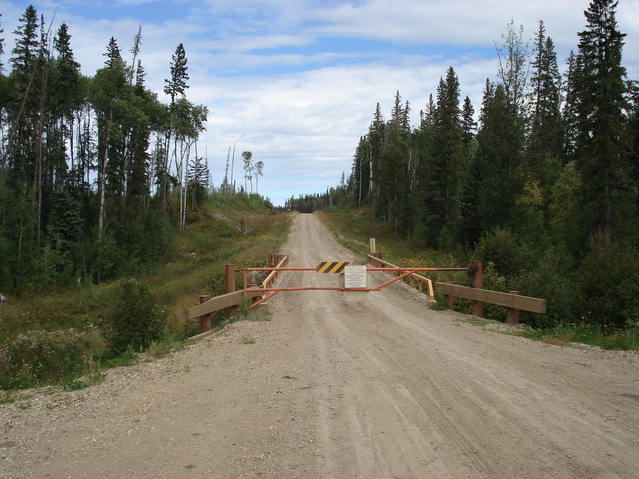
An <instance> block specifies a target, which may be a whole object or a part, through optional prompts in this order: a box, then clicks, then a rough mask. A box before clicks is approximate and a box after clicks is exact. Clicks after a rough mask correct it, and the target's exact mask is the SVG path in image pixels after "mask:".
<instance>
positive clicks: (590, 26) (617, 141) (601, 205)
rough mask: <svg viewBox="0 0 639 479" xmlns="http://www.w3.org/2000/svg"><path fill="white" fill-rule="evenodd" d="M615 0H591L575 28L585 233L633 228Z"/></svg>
mask: <svg viewBox="0 0 639 479" xmlns="http://www.w3.org/2000/svg"><path fill="white" fill-rule="evenodd" d="M617 4H618V2H617V1H615V0H593V1H592V2H591V3H590V6H589V8H588V10H586V11H585V12H584V13H585V16H586V20H587V24H586V29H585V30H584V31H582V32H580V33H579V39H580V40H579V58H580V62H579V65H580V67H581V69H580V71H579V75H578V77H577V83H576V85H575V87H576V89H577V111H578V114H579V117H578V119H579V123H578V137H577V144H576V146H577V152H576V154H577V165H578V168H579V172H580V174H581V178H582V185H583V206H584V208H583V209H584V212H585V213H586V218H587V223H588V229H587V234H592V233H595V232H599V231H601V232H604V233H605V234H608V235H610V234H614V235H624V236H625V235H627V234H630V233H631V232H632V228H631V227H630V224H631V222H632V221H634V211H635V210H634V204H635V197H634V195H635V193H634V191H635V190H634V189H633V188H631V169H630V165H629V164H628V156H627V150H628V141H627V138H626V135H625V134H624V132H625V131H626V124H627V118H626V116H625V111H626V109H627V108H628V103H627V101H626V93H627V88H626V83H625V76H626V69H625V68H624V67H623V66H622V64H621V59H622V49H623V44H624V41H623V39H624V37H625V34H622V33H621V32H619V30H618V28H617V20H616V9H617Z"/></svg>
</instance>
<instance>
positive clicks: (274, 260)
mask: <svg viewBox="0 0 639 479" xmlns="http://www.w3.org/2000/svg"><path fill="white" fill-rule="evenodd" d="M287 264H288V255H285V254H276V253H273V254H269V256H268V267H269V268H272V267H275V268H284V267H285V266H286V265H287ZM280 274H282V272H281V271H276V270H273V271H271V272H270V273H269V275H268V276H267V277H266V279H265V280H264V281H262V288H264V289H266V288H270V287H271V286H272V285H273V283H275V281H277V278H279V277H280Z"/></svg>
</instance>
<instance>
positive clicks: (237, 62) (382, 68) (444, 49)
mask: <svg viewBox="0 0 639 479" xmlns="http://www.w3.org/2000/svg"><path fill="white" fill-rule="evenodd" d="M588 3H589V2H588V1H587V0H537V1H530V0H448V1H446V2H442V1H441V0H412V1H411V0H400V1H393V2H390V1H387V0H362V1H348V2H347V1H337V0H333V1H329V2H326V1H321V2H320V1H318V0H305V1H299V2H291V1H290V0H263V1H257V0H235V1H233V2H229V1H228V0H207V1H192V0H182V1H180V2H179V3H178V2H171V7H170V8H171V9H170V11H162V10H160V8H166V7H165V6H166V3H159V2H154V1H151V0H120V1H119V2H118V3H116V4H111V3H110V2H108V3H107V2H100V3H97V4H96V3H94V2H89V1H88V0H87V1H84V0H57V1H56V2H53V1H47V2H38V1H35V2H33V4H34V6H35V7H36V9H37V10H38V13H39V14H43V15H44V16H45V20H50V19H51V18H53V14H54V11H55V12H56V14H55V23H56V24H55V25H54V29H57V26H58V25H59V24H60V23H61V22H63V21H64V22H66V23H67V24H68V25H69V30H70V33H71V35H72V47H73V49H74V52H75V55H76V58H77V59H78V61H79V62H80V63H81V65H82V69H83V73H84V74H86V75H93V74H94V73H95V71H96V70H97V69H98V68H101V67H102V66H103V64H104V57H103V56H102V54H103V53H104V52H105V51H106V45H107V43H108V41H109V39H110V38H111V37H112V36H113V37H115V38H116V39H117V40H118V43H119V46H120V48H121V50H122V52H123V56H124V58H125V59H126V58H127V57H128V55H129V54H128V51H129V49H130V48H131V46H132V43H133V38H134V36H135V34H136V33H137V31H138V26H139V25H142V35H143V39H142V52H141V60H142V62H143V65H144V67H145V69H146V71H147V77H146V78H147V86H148V87H149V88H151V89H152V90H154V91H156V92H158V94H160V98H163V94H162V88H163V86H164V79H165V78H167V77H168V75H169V64H170V61H171V55H172V54H173V52H174V51H175V48H176V46H177V45H178V44H179V43H183V44H184V47H185V50H186V54H187V57H188V61H189V64H188V65H189V75H190V86H191V87H190V88H189V90H187V96H188V98H189V100H190V101H192V102H194V103H196V104H204V105H206V106H208V108H209V121H208V124H207V126H208V131H207V132H206V133H205V134H204V135H203V138H202V144H201V145H200V151H204V149H205V148H206V150H207V152H208V156H209V160H210V164H211V169H212V173H213V175H214V180H215V182H216V184H219V183H221V181H222V177H223V175H224V167H225V163H226V155H227V151H228V147H229V146H230V145H233V144H234V143H236V145H237V146H236V148H237V150H238V151H237V152H236V160H238V161H237V162H236V163H237V164H238V165H239V164H240V163H241V158H240V155H241V152H242V151H244V150H250V151H252V152H253V154H254V157H255V159H256V160H258V159H259V160H262V161H264V162H265V172H264V178H263V179H262V180H261V182H260V192H261V193H263V194H265V195H267V196H270V197H271V199H272V200H273V201H274V202H275V203H282V202H283V201H284V199H286V198H288V197H290V196H291V195H292V194H293V195H297V194H298V193H311V192H321V191H323V190H325V188H326V187H328V186H334V185H336V184H337V182H338V181H339V179H340V176H341V173H342V171H346V172H347V174H348V172H349V170H350V167H351V161H352V156H353V154H354V152H355V147H356V145H357V142H358V141H359V137H360V136H361V135H363V134H365V133H366V131H367V128H368V125H369V123H370V121H371V119H372V116H373V113H374V111H375V106H376V103H377V102H379V103H380V106H381V109H382V112H383V113H384V115H389V114H390V108H391V106H392V103H393V99H394V96H395V92H396V91H397V90H399V92H400V94H401V96H402V99H403V100H404V101H406V100H408V101H409V102H410V104H411V109H412V118H413V123H414V124H415V123H417V121H418V119H419V111H420V110H421V109H423V108H424V106H425V105H426V102H427V99H428V96H429V94H431V93H432V94H435V92H436V87H437V83H438V82H439V79H440V77H442V76H443V75H445V72H446V69H447V68H448V66H453V68H454V69H455V71H456V72H457V74H458V76H459V80H460V86H461V93H462V96H466V95H468V96H469V97H470V98H471V100H472V101H473V104H474V107H475V109H476V110H479V107H480V101H481V96H482V90H483V88H484V85H485V81H486V78H487V77H490V78H491V79H495V77H496V75H495V74H496V71H497V60H496V53H495V42H496V41H500V39H501V35H502V34H503V33H505V31H506V25H507V23H508V22H509V21H510V20H511V19H512V20H513V21H514V23H515V25H520V24H521V25H523V26H524V28H525V35H526V37H527V38H531V39H532V37H533V36H534V34H535V32H536V30H537V28H538V21H539V20H544V23H545V25H546V32H547V34H548V35H549V36H550V37H552V38H553V40H554V42H555V45H556V48H557V53H558V57H559V62H560V64H563V61H564V59H565V58H566V57H567V56H568V53H569V52H570V50H576V49H577V42H578V38H577V32H579V31H581V30H583V29H584V27H585V18H584V15H583V10H584V9H586V8H587V7H588ZM106 5H114V6H113V7H109V8H105V7H106ZM87 6H88V7H89V8H95V9H99V12H104V15H94V14H91V15H89V14H88V13H86V12H87V10H86V9H87ZM25 8H26V5H24V4H21V3H18V2H16V1H6V0H5V1H4V2H3V6H2V12H1V13H2V14H3V16H2V17H1V21H2V26H3V28H4V29H5V33H4V37H5V39H6V40H7V44H6V45H5V57H4V58H3V59H2V60H3V62H4V63H5V65H6V64H7V63H8V58H9V57H10V56H11V49H12V48H13V40H12V39H11V38H12V35H11V32H12V31H13V30H14V29H15V26H16V24H17V21H18V18H19V17H20V16H21V15H22V14H23V12H24V9H25ZM56 9H57V10H56ZM83 12H85V13H83ZM96 17H97V18H96ZM617 19H618V22H619V28H620V30H621V31H622V32H625V33H628V37H627V38H626V46H625V49H624V63H625V65H626V67H627V68H628V73H629V77H630V78H639V0H622V1H621V2H620V5H619V14H618V17H617ZM241 176H242V175H241V173H239V167H238V168H236V178H238V177H241Z"/></svg>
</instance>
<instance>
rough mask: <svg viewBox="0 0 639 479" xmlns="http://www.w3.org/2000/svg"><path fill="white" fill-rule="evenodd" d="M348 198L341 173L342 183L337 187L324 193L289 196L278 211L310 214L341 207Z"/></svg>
mask: <svg viewBox="0 0 639 479" xmlns="http://www.w3.org/2000/svg"><path fill="white" fill-rule="evenodd" d="M348 198H349V190H348V186H347V184H346V179H345V174H344V173H342V181H341V182H340V185H339V186H338V187H330V188H326V192H325V193H315V194H310V195H309V194H307V195H299V196H298V197H297V198H295V197H294V196H291V197H290V198H289V199H287V200H285V201H284V206H283V207H279V208H278V209H279V210H280V211H299V212H300V213H312V212H313V211H316V210H330V209H331V208H334V207H338V206H341V205H342V204H343V203H344V202H345V201H347V199H348Z"/></svg>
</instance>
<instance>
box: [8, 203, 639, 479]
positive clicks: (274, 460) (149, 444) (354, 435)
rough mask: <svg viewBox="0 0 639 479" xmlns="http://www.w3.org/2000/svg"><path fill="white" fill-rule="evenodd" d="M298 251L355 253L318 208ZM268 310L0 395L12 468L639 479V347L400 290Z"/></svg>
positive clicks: (294, 262) (309, 258)
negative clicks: (157, 353) (483, 323)
mask: <svg viewBox="0 0 639 479" xmlns="http://www.w3.org/2000/svg"><path fill="white" fill-rule="evenodd" d="M284 252H285V253H287V254H289V255H290V259H291V260H290V265H291V266H314V265H315V262H316V261H321V260H346V261H356V259H355V258H353V257H352V254H351V253H349V252H348V251H346V250H344V249H343V248H341V247H340V246H339V245H338V244H337V243H335V242H334V241H333V240H332V239H331V237H330V236H329V235H328V234H326V233H325V231H324V230H323V228H322V226H321V225H320V223H319V221H318V220H317V218H316V217H315V216H313V215H299V216H297V218H296V220H295V223H294V227H293V230H292V234H291V240H290V243H289V244H288V246H287V247H286V248H285V251H284ZM360 263H361V260H360ZM372 281H380V277H374V278H372ZM280 284H282V285H290V286H300V285H306V286H310V285H324V286H336V285H337V276H336V275H332V274H316V273H314V272H310V273H309V272H290V273H287V274H285V275H283V277H282V279H281V282H280ZM198 293H199V292H198ZM267 304H268V307H269V308H270V310H271V312H272V315H271V320H270V321H259V322H240V323H235V324H233V325H231V326H229V327H227V328H226V329H225V330H224V331H222V332H221V333H217V334H215V335H211V336H209V337H207V338H205V339H203V340H201V341H199V342H198V343H197V344H195V345H192V346H190V347H188V348H187V349H186V350H183V351H180V352H177V353H174V354H172V355H170V356H168V357H165V358H161V359H158V360H154V361H152V362H147V363H141V364H138V365H136V366H132V367H127V368H118V369H114V370H111V371H109V373H108V376H107V379H106V380H105V381H104V382H102V383H100V384H98V385H95V386H93V387H91V388H88V389H85V390H83V391H76V392H59V391H58V392H51V391H48V392H47V391H27V392H25V397H24V398H23V399H22V400H20V401H17V402H15V403H13V404H2V405H0V478H2V479H7V478H23V477H24V478H32V477H33V478H44V477H52V478H66V477H69V478H156V477H158V478H258V477H259V478H339V479H346V478H389V479H396V478H404V479H406V478H435V479H437V478H508V479H511V478H598V479H604V478H606V479H607V478H636V477H638V476H639V453H638V451H639V367H638V366H639V357H638V356H637V355H636V354H631V353H624V352H606V351H602V350H599V349H596V348H578V347H560V346H554V345H549V344H544V343H539V342H533V341H529V340H525V339H522V338H519V337H516V336H511V335H507V334H500V333H497V332H494V331H488V330H486V329H485V328H482V327H480V326H477V325H473V324H470V323H468V322H465V321H464V319H465V318H466V317H465V316H463V315H460V314H457V313H452V312H435V311H431V310H429V309H428V307H427V306H426V302H425V298H424V297H423V296H422V295H420V294H419V293H416V292H414V291H412V290H409V289H408V288H405V287H404V286H403V285H393V286H391V287H387V288H384V289H383V290H382V291H380V292H371V293H357V292H346V293H341V292H335V291H330V292H329V291H304V292H289V293H281V294H279V295H278V296H276V297H274V298H272V299H271V300H269V301H268V302H267Z"/></svg>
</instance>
